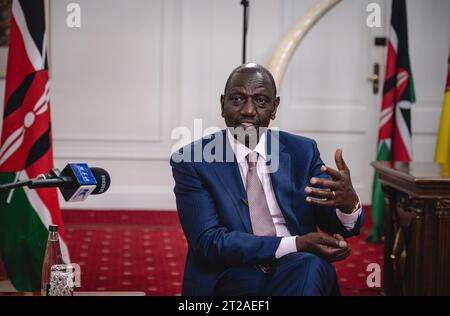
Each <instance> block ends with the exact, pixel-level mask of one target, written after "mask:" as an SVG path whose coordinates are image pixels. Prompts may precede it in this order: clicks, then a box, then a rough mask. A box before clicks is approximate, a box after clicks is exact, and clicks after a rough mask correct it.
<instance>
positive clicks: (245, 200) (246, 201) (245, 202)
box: [241, 198, 248, 206]
mask: <svg viewBox="0 0 450 316" xmlns="http://www.w3.org/2000/svg"><path fill="white" fill-rule="evenodd" d="M241 202H242V203H244V204H245V205H247V206H248V200H247V199H246V198H242V199H241Z"/></svg>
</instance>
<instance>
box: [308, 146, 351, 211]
mask: <svg viewBox="0 0 450 316" xmlns="http://www.w3.org/2000/svg"><path fill="white" fill-rule="evenodd" d="M334 160H335V162H336V166H337V168H338V170H336V169H333V168H331V167H328V166H325V165H324V166H322V167H321V168H320V171H322V172H325V173H327V174H328V175H329V176H330V177H331V179H332V180H328V179H321V178H316V177H313V178H311V179H310V182H311V184H312V185H313V186H310V187H308V186H307V187H306V188H305V192H306V193H307V194H308V197H307V198H306V201H307V202H308V203H311V204H314V205H318V206H329V207H335V208H338V209H339V210H340V211H342V212H344V213H347V214H350V213H351V212H352V211H355V206H356V205H357V203H358V201H359V199H358V195H357V194H356V192H355V189H354V188H353V185H352V180H351V178H350V170H349V169H348V167H347V164H346V163H345V161H344V159H343V158H342V149H338V150H336V153H335V155H334Z"/></svg>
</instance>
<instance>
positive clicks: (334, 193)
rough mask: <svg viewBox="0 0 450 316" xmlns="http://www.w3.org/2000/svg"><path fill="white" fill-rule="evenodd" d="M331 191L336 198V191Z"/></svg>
mask: <svg viewBox="0 0 450 316" xmlns="http://www.w3.org/2000/svg"><path fill="white" fill-rule="evenodd" d="M331 193H333V200H334V198H335V197H336V192H334V191H331Z"/></svg>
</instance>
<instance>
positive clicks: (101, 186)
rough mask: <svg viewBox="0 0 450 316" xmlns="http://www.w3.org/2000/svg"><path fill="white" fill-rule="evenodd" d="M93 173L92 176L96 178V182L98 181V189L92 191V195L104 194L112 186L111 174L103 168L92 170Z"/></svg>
mask: <svg viewBox="0 0 450 316" xmlns="http://www.w3.org/2000/svg"><path fill="white" fill-rule="evenodd" d="M90 169H91V171H92V174H93V175H94V177H95V180H97V187H96V188H95V189H94V191H92V193H91V194H102V193H105V192H106V191H107V190H108V189H109V186H110V184H111V177H110V176H109V173H108V172H107V171H106V170H105V169H102V168H95V167H94V168H90Z"/></svg>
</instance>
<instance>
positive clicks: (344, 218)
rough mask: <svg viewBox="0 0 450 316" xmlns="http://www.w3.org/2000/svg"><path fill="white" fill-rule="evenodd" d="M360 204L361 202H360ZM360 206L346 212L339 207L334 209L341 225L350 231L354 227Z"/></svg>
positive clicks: (359, 213) (359, 212)
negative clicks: (348, 212) (350, 211)
mask: <svg viewBox="0 0 450 316" xmlns="http://www.w3.org/2000/svg"><path fill="white" fill-rule="evenodd" d="M360 205H361V204H360ZM361 211H362V207H360V208H359V209H358V210H357V211H355V212H353V213H351V214H347V213H344V212H342V211H340V210H339V209H336V216H337V217H338V218H339V220H340V221H341V223H342V225H344V227H345V228H346V229H347V230H348V231H351V230H352V229H353V228H355V224H356V222H357V221H358V218H359V215H361Z"/></svg>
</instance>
